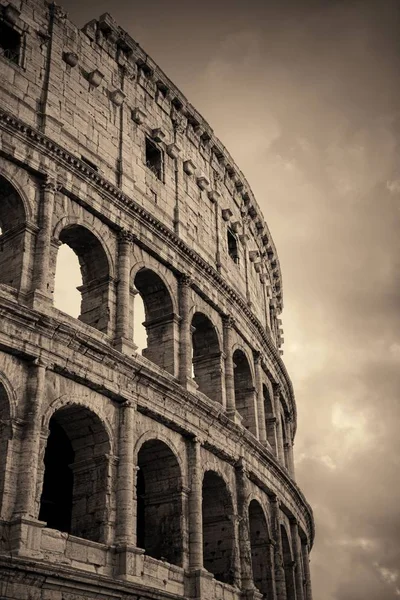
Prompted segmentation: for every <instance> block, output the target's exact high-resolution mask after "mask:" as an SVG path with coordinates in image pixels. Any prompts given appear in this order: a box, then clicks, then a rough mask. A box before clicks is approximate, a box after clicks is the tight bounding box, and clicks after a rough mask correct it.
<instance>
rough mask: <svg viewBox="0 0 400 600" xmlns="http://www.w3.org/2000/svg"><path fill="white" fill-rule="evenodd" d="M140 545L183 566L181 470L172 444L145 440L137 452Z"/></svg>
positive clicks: (152, 554) (137, 519) (150, 554)
mask: <svg viewBox="0 0 400 600" xmlns="http://www.w3.org/2000/svg"><path fill="white" fill-rule="evenodd" d="M137 467H138V471H137V478H136V499H137V508H136V534H137V546H139V547H140V548H143V549H144V551H145V553H146V554H148V555H149V556H152V557H153V558H156V559H158V560H165V561H167V562H169V563H171V564H175V565H178V566H182V561H183V530H182V521H183V498H182V471H181V468H180V465H179V462H178V460H177V457H176V455H175V454H174V453H173V452H172V450H171V448H170V446H169V444H166V443H165V442H163V441H161V440H160V439H158V438H150V439H147V440H146V441H144V442H143V444H142V445H141V447H140V449H139V451H138V453H137Z"/></svg>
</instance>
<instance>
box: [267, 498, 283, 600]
mask: <svg viewBox="0 0 400 600" xmlns="http://www.w3.org/2000/svg"><path fill="white" fill-rule="evenodd" d="M270 505H271V529H272V536H273V540H274V542H275V545H274V550H275V554H274V564H275V589H276V596H277V598H279V600H286V598H287V596H286V580H285V568H284V564H283V551H282V539H281V528H280V519H279V512H280V508H279V500H278V498H277V497H276V496H273V497H272V498H271V499H270Z"/></svg>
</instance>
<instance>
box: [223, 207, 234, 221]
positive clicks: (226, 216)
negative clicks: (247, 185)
mask: <svg viewBox="0 0 400 600" xmlns="http://www.w3.org/2000/svg"><path fill="white" fill-rule="evenodd" d="M232 216H233V213H232V211H231V209H230V208H224V209H222V218H223V220H224V221H230V219H231V217H232Z"/></svg>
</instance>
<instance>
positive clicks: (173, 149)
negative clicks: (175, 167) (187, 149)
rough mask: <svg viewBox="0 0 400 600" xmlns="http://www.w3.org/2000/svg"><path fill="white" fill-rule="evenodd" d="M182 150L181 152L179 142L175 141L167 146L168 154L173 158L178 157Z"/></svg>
mask: <svg viewBox="0 0 400 600" xmlns="http://www.w3.org/2000/svg"><path fill="white" fill-rule="evenodd" d="M180 152H181V149H180V148H179V146H178V144H175V143H172V144H168V146H167V154H168V156H170V157H171V158H178V156H179V154H180Z"/></svg>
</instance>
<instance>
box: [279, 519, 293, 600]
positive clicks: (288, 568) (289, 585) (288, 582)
mask: <svg viewBox="0 0 400 600" xmlns="http://www.w3.org/2000/svg"><path fill="white" fill-rule="evenodd" d="M281 543H282V559H283V568H284V571H285V586H286V598H287V600H295V598H296V592H295V583H294V571H293V558H292V551H291V549H290V542H289V538H288V536H287V533H286V529H285V528H284V526H283V525H281Z"/></svg>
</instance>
